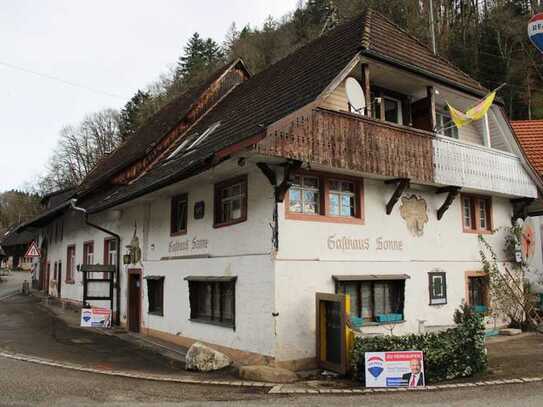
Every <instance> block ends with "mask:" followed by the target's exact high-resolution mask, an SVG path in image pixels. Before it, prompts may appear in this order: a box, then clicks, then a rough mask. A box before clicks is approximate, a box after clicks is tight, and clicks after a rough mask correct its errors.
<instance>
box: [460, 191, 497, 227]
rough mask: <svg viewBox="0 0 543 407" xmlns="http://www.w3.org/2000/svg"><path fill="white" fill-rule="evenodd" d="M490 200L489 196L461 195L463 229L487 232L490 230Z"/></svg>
mask: <svg viewBox="0 0 543 407" xmlns="http://www.w3.org/2000/svg"><path fill="white" fill-rule="evenodd" d="M491 214H492V200H491V198H489V197H484V196H474V195H463V196H462V222H463V225H464V231H466V232H476V233H488V232H490V231H491V230H492V223H491V220H492V218H491Z"/></svg>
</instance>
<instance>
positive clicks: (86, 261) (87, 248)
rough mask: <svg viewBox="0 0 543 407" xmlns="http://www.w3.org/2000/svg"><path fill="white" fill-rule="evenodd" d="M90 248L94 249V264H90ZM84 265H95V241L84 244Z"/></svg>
mask: <svg viewBox="0 0 543 407" xmlns="http://www.w3.org/2000/svg"><path fill="white" fill-rule="evenodd" d="M89 247H92V263H89V262H88V256H89ZM83 264H85V265H89V264H94V240H88V241H86V242H83Z"/></svg>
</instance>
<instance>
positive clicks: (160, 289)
mask: <svg viewBox="0 0 543 407" xmlns="http://www.w3.org/2000/svg"><path fill="white" fill-rule="evenodd" d="M146 280H147V313H148V314H149V315H156V316H160V317H163V316H164V280H165V278H164V277H158V278H147V279H146ZM154 284H159V285H158V295H157V297H158V300H155V301H156V302H159V303H160V309H151V295H150V293H151V287H150V286H151V285H154ZM154 288H157V287H154ZM153 305H156V304H153Z"/></svg>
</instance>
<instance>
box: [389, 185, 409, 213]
mask: <svg viewBox="0 0 543 407" xmlns="http://www.w3.org/2000/svg"><path fill="white" fill-rule="evenodd" d="M385 184H387V185H390V184H395V185H396V189H395V190H394V193H393V194H392V196H391V197H390V199H389V201H388V203H387V205H386V213H387V215H390V214H391V213H392V209H394V205H396V202H398V200H399V199H400V197H401V196H402V194H403V193H404V192H405V190H406V189H407V188H409V179H408V178H399V179H392V180H388V181H385Z"/></svg>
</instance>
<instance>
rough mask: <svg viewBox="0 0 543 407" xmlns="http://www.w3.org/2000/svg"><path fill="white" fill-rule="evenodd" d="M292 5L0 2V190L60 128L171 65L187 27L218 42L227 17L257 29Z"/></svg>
mask: <svg viewBox="0 0 543 407" xmlns="http://www.w3.org/2000/svg"><path fill="white" fill-rule="evenodd" d="M296 3H297V0H147V1H143V0H93V1H83V0H40V1H36V0H0V191H2V190H7V189H11V188H20V187H23V186H24V184H25V183H28V182H32V181H33V180H35V179H36V178H37V176H38V175H39V174H40V173H41V171H43V169H44V167H45V164H46V162H47V159H48V157H49V156H50V154H51V152H52V150H53V148H54V147H55V144H56V143H57V140H58V136H59V131H60V129H61V128H62V127H63V126H65V125H68V124H77V123H78V122H79V121H80V120H81V119H83V117H84V116H85V114H87V113H92V112H95V111H98V110H101V109H103V108H106V107H114V108H120V107H122V105H124V103H125V102H126V101H127V100H128V99H129V98H130V97H131V96H132V95H133V94H134V92H135V91H136V90H137V89H138V88H143V87H145V86H146V85H148V84H149V83H151V82H153V81H154V80H155V79H156V78H157V77H158V76H159V74H160V73H162V72H165V71H167V68H168V67H169V66H171V65H173V64H175V62H176V60H177V58H178V56H179V55H180V54H181V52H182V49H183V46H184V44H185V43H186V41H187V39H188V38H189V37H190V36H191V35H192V33H194V32H195V31H198V32H199V33H200V34H201V35H202V36H206V37H212V38H213V39H215V40H216V41H217V42H222V40H223V38H224V35H225V33H226V32H227V30H228V28H229V26H230V25H231V24H232V22H234V21H235V22H236V24H237V25H238V27H242V26H244V25H245V24H247V23H251V25H258V26H261V25H262V23H263V22H264V20H265V19H266V17H267V16H269V15H272V16H274V17H280V16H282V15H284V14H285V13H287V12H289V11H292V10H293V9H294V8H295V6H296ZM14 66H15V67H19V68H22V69H14V68H13V67H14ZM24 70H29V71H35V72H38V73H41V74H44V75H49V76H54V77H58V78H61V79H62V80H64V81H67V82H72V83H76V84H80V85H83V86H85V87H89V88H91V89H96V90H98V91H100V92H92V91H90V90H86V89H83V88H78V87H73V86H69V85H67V84H64V83H61V82H58V81H54V80H50V79H47V78H45V77H43V76H41V77H40V76H36V75H33V74H31V73H29V72H25V71H24ZM101 92H103V93H101ZM107 94H112V95H118V96H120V97H115V96H109V95H107Z"/></svg>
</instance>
